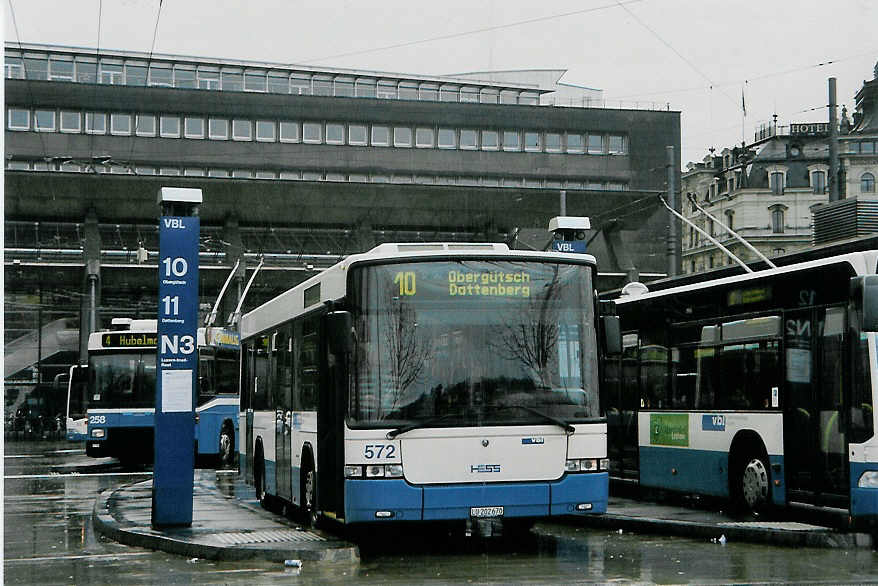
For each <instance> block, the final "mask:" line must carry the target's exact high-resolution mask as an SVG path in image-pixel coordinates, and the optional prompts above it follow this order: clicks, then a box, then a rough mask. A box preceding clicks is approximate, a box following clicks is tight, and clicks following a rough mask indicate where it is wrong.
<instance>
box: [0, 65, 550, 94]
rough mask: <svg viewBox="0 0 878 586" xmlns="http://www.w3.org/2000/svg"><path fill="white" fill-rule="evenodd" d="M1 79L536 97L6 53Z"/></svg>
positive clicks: (376, 80) (450, 86)
mask: <svg viewBox="0 0 878 586" xmlns="http://www.w3.org/2000/svg"><path fill="white" fill-rule="evenodd" d="M5 65H6V78H7V79H35V80H49V81H63V82H73V83H97V84H107V85H129V86H141V87H142V86H152V87H167V88H182V89H201V90H220V91H232V92H257V93H272V94H292V95H314V96H337V97H349V98H382V99H390V100H427V101H434V102H436V101H439V102H476V103H482V104H522V105H538V104H539V101H540V95H539V92H536V91H527V90H522V89H516V88H504V87H502V86H488V87H486V86H484V85H465V84H456V83H443V82H438V81H436V82H432V81H430V82H428V81H421V80H405V79H386V78H381V77H369V76H361V75H353V74H351V75H344V74H336V73H331V72H326V73H315V72H310V71H293V70H286V69H271V68H270V67H269V66H266V67H265V68H245V67H231V66H224V65H220V64H216V65H205V64H195V63H173V62H152V63H148V62H147V61H146V60H138V59H122V58H112V57H101V58H99V59H98V58H95V57H93V56H86V55H77V56H73V55H69V54H45V53H25V54H24V55H23V56H22V55H21V54H17V53H14V52H8V53H7V54H6V61H5Z"/></svg>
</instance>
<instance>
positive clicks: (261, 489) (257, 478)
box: [253, 450, 268, 509]
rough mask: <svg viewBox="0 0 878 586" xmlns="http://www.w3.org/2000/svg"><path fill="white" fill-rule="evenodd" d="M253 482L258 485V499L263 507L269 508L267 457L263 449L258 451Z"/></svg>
mask: <svg viewBox="0 0 878 586" xmlns="http://www.w3.org/2000/svg"><path fill="white" fill-rule="evenodd" d="M253 484H254V485H255V486H256V499H257V500H258V501H259V504H260V505H262V508H264V509H267V508H268V498H267V495H266V494H265V458H264V457H263V456H262V450H259V451H258V452H257V453H256V465H255V466H254V467H253Z"/></svg>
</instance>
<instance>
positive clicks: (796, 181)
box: [681, 123, 829, 273]
mask: <svg viewBox="0 0 878 586" xmlns="http://www.w3.org/2000/svg"><path fill="white" fill-rule="evenodd" d="M828 134H829V132H828V124H825V123H824V124H790V125H789V126H778V125H777V124H776V123H775V124H773V125H772V126H771V127H769V128H767V129H765V130H763V131H761V132H759V133H757V136H756V140H754V142H753V143H751V144H749V145H746V146H739V147H733V148H726V149H723V150H722V151H721V152H720V153H719V154H718V155H717V154H715V153H714V152H711V153H710V154H709V155H708V156H706V157H705V158H704V160H703V161H702V162H701V163H689V165H688V166H687V170H686V171H685V172H684V173H683V176H682V190H681V191H682V194H683V198H682V200H683V203H682V205H683V210H684V216H685V217H686V218H687V219H689V220H690V221H692V222H693V223H695V224H696V225H697V226H698V227H699V228H700V229H701V230H703V231H704V232H706V233H707V234H710V235H711V236H713V237H714V238H715V239H716V240H717V241H719V242H720V243H721V244H722V245H723V246H724V247H726V248H727V249H728V250H730V251H731V252H732V253H733V254H734V255H735V256H736V257H738V258H740V259H741V260H742V261H744V262H747V261H750V260H756V259H757V258H758V256H757V255H756V254H755V253H753V252H752V251H750V250H748V249H747V248H746V247H745V246H744V245H743V244H741V243H740V241H739V240H737V239H736V238H734V237H733V236H732V235H731V234H729V232H728V231H727V230H725V229H723V227H722V226H721V225H720V223H722V224H724V225H725V226H728V227H729V228H731V229H732V230H734V231H735V232H737V233H738V234H739V235H740V236H741V237H743V238H744V239H746V240H747V242H748V243H750V244H751V245H752V246H753V247H754V248H756V249H757V250H759V252H761V253H762V254H763V255H765V256H767V257H769V258H770V257H772V256H779V255H783V254H788V253H792V252H795V251H797V250H802V249H803V248H806V247H809V246H811V208H812V206H815V205H817V204H822V203H826V202H828V201H829V190H828V176H829V142H828ZM690 195H691V197H693V198H694V199H695V200H696V201H697V202H698V204H699V205H700V206H701V207H702V208H704V209H705V210H707V211H708V212H709V213H710V215H712V216H714V218H716V220H717V221H714V220H712V219H710V218H709V217H707V216H706V215H705V214H703V213H701V212H700V211H699V210H698V209H697V208H696V206H695V205H693V204H692V203H691V202H690V201H688V196H690ZM682 250H683V253H682V256H683V272H684V273H697V272H703V271H707V270H711V269H714V268H718V267H722V266H727V265H731V264H737V263H736V261H735V260H734V259H732V258H731V257H729V256H728V255H727V254H726V253H724V252H723V251H722V250H720V249H719V248H718V247H717V246H716V245H715V244H714V243H712V242H711V241H710V240H709V239H708V238H707V237H705V236H704V235H703V234H700V233H699V232H698V231H697V230H696V229H695V228H693V227H691V226H689V225H684V226H683V243H682Z"/></svg>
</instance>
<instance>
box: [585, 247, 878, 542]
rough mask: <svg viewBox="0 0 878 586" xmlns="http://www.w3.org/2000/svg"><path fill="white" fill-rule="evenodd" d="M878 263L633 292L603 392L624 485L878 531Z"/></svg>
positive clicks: (793, 269)
mask: <svg viewBox="0 0 878 586" xmlns="http://www.w3.org/2000/svg"><path fill="white" fill-rule="evenodd" d="M876 264H878V251H868V252H856V253H850V254H845V255H841V256H835V257H830V258H824V259H818V260H811V261H808V262H801V263H798V264H792V265H789V266H782V267H780V268H774V269H766V270H762V271H758V272H753V273H747V274H743V275H738V276H730V277H724V278H719V279H713V280H708V281H704V282H696V283H689V284H686V285H683V286H674V284H673V282H670V283H665V284H663V285H662V287H663V288H662V290H658V291H653V292H644V288H643V287H633V288H631V289H633V291H634V293H633V294H628V295H626V294H624V293H625V290H623V295H622V296H621V297H620V298H619V299H618V300H616V310H617V312H618V315H619V317H620V320H621V330H622V345H623V353H622V355H621V359H620V360H619V361H614V363H613V364H610V363H608V364H607V368H606V369H605V374H606V375H607V377H608V378H607V380H606V381H605V384H604V386H603V389H602V390H603V392H604V396H603V399H604V406H605V408H606V409H607V414H608V424H609V438H608V442H609V454H610V458H611V471H612V472H611V473H612V475H613V477H614V478H615V477H619V478H627V479H631V480H635V481H638V482H639V483H640V485H642V486H647V487H655V488H660V489H669V490H674V491H681V492H685V493H693V494H702V495H710V496H716V497H723V498H727V499H731V500H732V501H733V502H735V503H736V504H737V505H739V507H740V509H742V510H743V511H745V512H748V513H757V514H758V513H759V512H760V511H764V510H765V509H768V508H770V507H771V506H786V505H788V504H791V503H804V504H807V505H811V506H816V507H820V508H823V509H825V510H826V511H833V512H836V513H838V512H842V511H845V512H847V513H848V515H847V516H848V517H849V518H850V520H851V521H853V524H854V525H868V524H870V523H874V522H875V521H876V519H878V438H876V437H875V433H874V432H875V426H876V421H875V401H876V393H875V391H874V389H875V386H876V384H878V361H876V351H878V347H876V342H878V338H876V333H875V330H876V329H878V328H876V324H874V323H870V322H871V320H870V318H869V317H868V316H869V315H870V312H871V311H873V310H874V306H875V304H876V302H878V299H876V296H875V293H876V291H875V290H872V289H870V287H869V286H866V285H867V284H869V283H874V282H875V281H873V279H876V277H875V274H876ZM864 291H865V294H864ZM864 315H865V316H866V317H864Z"/></svg>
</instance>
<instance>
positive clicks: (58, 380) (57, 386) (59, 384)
mask: <svg viewBox="0 0 878 586" xmlns="http://www.w3.org/2000/svg"><path fill="white" fill-rule="evenodd" d="M68 377H69V375H68V374H66V373H63V372H62V373H60V374H56V375H55V378H54V379H53V380H52V390H53V391H55V392H60V391H66V390H67V381H68V380H69V379H68Z"/></svg>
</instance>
